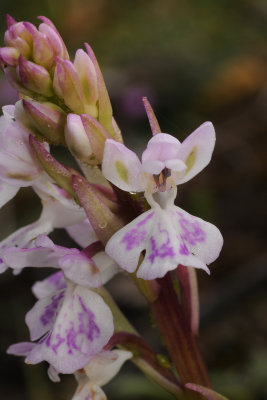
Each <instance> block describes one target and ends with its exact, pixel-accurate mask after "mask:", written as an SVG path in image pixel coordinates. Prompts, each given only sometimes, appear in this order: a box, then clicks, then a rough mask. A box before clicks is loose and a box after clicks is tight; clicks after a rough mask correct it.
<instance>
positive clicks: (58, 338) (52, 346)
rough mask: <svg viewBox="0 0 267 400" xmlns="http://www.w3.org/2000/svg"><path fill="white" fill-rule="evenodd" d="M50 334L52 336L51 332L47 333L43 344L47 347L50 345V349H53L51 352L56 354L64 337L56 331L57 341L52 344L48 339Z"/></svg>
mask: <svg viewBox="0 0 267 400" xmlns="http://www.w3.org/2000/svg"><path fill="white" fill-rule="evenodd" d="M51 336H52V332H50V333H49V335H48V336H47V338H46V342H45V344H46V346H47V347H51V349H52V350H53V352H54V353H55V354H57V350H58V348H59V347H60V346H61V345H62V343H64V342H65V339H64V338H63V337H61V336H60V333H57V334H56V339H57V342H56V343H54V344H51V343H50V341H51ZM39 343H40V342H39Z"/></svg>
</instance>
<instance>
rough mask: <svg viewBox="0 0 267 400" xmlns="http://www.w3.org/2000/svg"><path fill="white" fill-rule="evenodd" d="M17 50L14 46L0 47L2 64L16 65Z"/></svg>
mask: <svg viewBox="0 0 267 400" xmlns="http://www.w3.org/2000/svg"><path fill="white" fill-rule="evenodd" d="M18 58H19V52H18V50H17V49H15V48H14V47H1V48H0V59H1V61H2V62H3V64H4V65H8V66H9V67H16V66H17V64H18Z"/></svg>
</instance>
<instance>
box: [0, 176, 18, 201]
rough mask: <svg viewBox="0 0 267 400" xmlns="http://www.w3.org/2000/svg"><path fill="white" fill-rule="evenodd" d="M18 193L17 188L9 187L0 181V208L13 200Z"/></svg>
mask: <svg viewBox="0 0 267 400" xmlns="http://www.w3.org/2000/svg"><path fill="white" fill-rule="evenodd" d="M18 191H19V186H13V185H9V184H8V183H5V182H4V181H1V180H0V208H1V207H3V206H4V205H5V204H6V203H7V202H8V201H9V200H11V199H13V197H15V196H16V194H17V192H18Z"/></svg>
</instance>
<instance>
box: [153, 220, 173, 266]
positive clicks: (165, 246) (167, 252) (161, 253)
mask: <svg viewBox="0 0 267 400" xmlns="http://www.w3.org/2000/svg"><path fill="white" fill-rule="evenodd" d="M158 229H159V232H160V233H163V234H165V235H166V241H165V242H164V243H162V244H161V245H160V246H159V247H157V243H156V240H155V238H154V237H153V236H151V237H150V244H151V253H150V254H149V257H148V259H149V260H150V262H151V264H153V262H154V260H155V258H156V257H159V258H166V257H170V258H173V257H174V256H175V252H174V250H173V247H172V246H170V245H169V244H170V236H169V232H168V231H167V229H161V228H160V224H158Z"/></svg>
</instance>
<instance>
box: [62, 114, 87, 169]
mask: <svg viewBox="0 0 267 400" xmlns="http://www.w3.org/2000/svg"><path fill="white" fill-rule="evenodd" d="M65 140H66V143H67V145H68V148H69V150H70V152H71V153H72V154H73V156H74V157H76V158H78V159H79V160H80V161H83V162H87V163H89V161H90V157H91V156H92V147H91V145H90V141H89V139H88V136H87V135H86V132H85V129H84V126H83V123H82V120H81V117H80V116H79V115H77V114H68V117H67V125H66V127H65Z"/></svg>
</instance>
